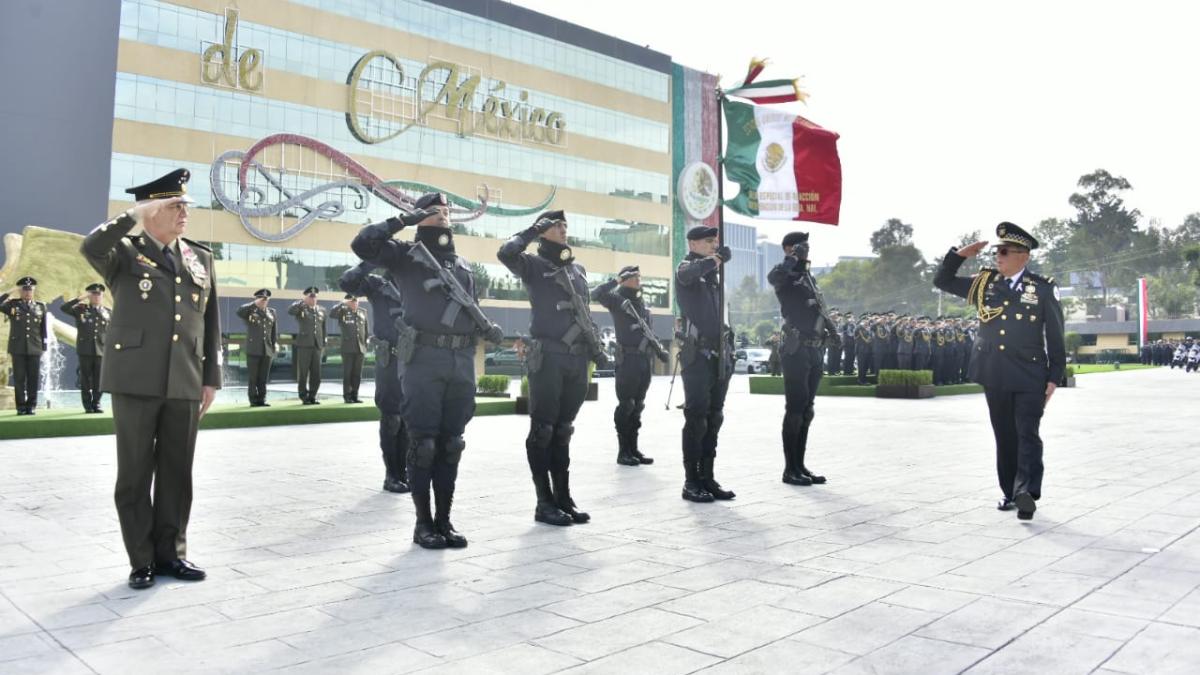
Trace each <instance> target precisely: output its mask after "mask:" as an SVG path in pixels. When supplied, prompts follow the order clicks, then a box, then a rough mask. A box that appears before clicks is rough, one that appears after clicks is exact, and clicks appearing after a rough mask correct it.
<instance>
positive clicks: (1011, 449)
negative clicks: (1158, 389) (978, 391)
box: [934, 223, 1066, 519]
mask: <svg viewBox="0 0 1200 675" xmlns="http://www.w3.org/2000/svg"><path fill="white" fill-rule="evenodd" d="M996 234H997V236H998V237H999V239H1000V244H999V245H1009V244H1013V245H1017V246H1022V247H1024V248H1026V249H1030V250H1032V249H1035V248H1037V240H1035V239H1034V238H1033V237H1032V236H1031V235H1029V234H1028V233H1027V232H1025V231H1024V230H1022V229H1021V228H1019V227H1017V226H1016V225H1013V224H1012V223H1000V225H998V226H997V227H996ZM964 260H966V259H965V258H964V257H963V256H960V255H958V253H957V249H953V248H952V249H950V252H949V253H948V254H946V258H945V260H943V262H942V266H941V268H940V269H939V270H938V274H937V277H936V278H935V279H934V285H936V286H937V287H938V288H940V289H942V290H943V291H946V292H947V293H953V294H955V295H958V296H961V297H964V298H966V299H967V302H969V303H971V304H973V305H974V306H975V308H976V311H977V312H978V313H979V321H980V326H979V336H978V337H977V338H976V339H975V344H974V346H973V348H972V353H971V366H970V376H971V379H972V380H973V381H975V382H978V383H979V384H982V385H983V388H984V394H985V395H986V397H987V402H988V411H989V413H990V415H991V422H992V431H993V433H994V434H995V436H996V472H997V475H998V478H999V481H1000V489H1001V490H1002V491H1003V492H1004V498H1005V501H1004V502H1001V508H1002V509H1003V508H1005V506H1007V504H1008V503H1009V502H1012V503H1015V504H1016V506H1017V508H1018V509H1019V512H1018V516H1020V517H1021V518H1022V519H1028V518H1032V517H1033V512H1034V511H1035V510H1036V505H1035V503H1034V502H1035V501H1036V500H1037V499H1039V498H1040V497H1041V493H1042V473H1043V466H1042V439H1041V436H1040V435H1039V426H1040V425H1041V420H1042V414H1043V411H1044V409H1045V403H1046V389H1047V383H1054V384H1056V385H1057V384H1058V383H1059V382H1060V381H1061V380H1062V378H1063V371H1064V369H1065V367H1066V348H1065V345H1064V341H1063V315H1062V306H1061V305H1060V304H1059V300H1058V289H1057V287H1055V285H1054V280H1053V279H1049V278H1046V277H1042V276H1040V275H1038V274H1035V273H1033V272H1031V271H1029V270H1028V269H1025V270H1023V271H1022V272H1021V273H1019V274H1018V276H1017V278H1016V279H1004V278H1002V277H1001V276H1000V273H999V271H997V270H996V269H993V268H984V269H982V270H980V272H979V273H978V274H976V275H975V276H974V277H971V278H966V277H957V276H955V272H957V271H958V268H959V267H960V266H961V265H962V264H963V261H964Z"/></svg>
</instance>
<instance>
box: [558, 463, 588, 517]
mask: <svg viewBox="0 0 1200 675" xmlns="http://www.w3.org/2000/svg"><path fill="white" fill-rule="evenodd" d="M550 478H551V479H552V480H553V481H554V503H555V504H558V508H559V509H561V510H562V512H563V513H565V514H567V515H568V516H570V517H571V520H572V521H573V522H575V523H579V524H582V523H586V522H587V521H589V520H591V519H592V517H591V516H589V515H588V514H586V513H584V512H583V511H580V510H579V509H577V508H575V500H574V499H571V472H570V471H555V472H554V473H552V474H550Z"/></svg>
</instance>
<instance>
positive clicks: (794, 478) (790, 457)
mask: <svg viewBox="0 0 1200 675" xmlns="http://www.w3.org/2000/svg"><path fill="white" fill-rule="evenodd" d="M801 423H802V420H801V419H799V417H798V416H797V415H784V417H783V433H782V435H783V482H784V483H787V484H788V485H812V481H811V480H809V478H808V476H805V475H804V474H803V473H801V472H800V471H799V469H798V466H797V464H796V442H797V441H798V440H799V436H800V429H801V426H800V424H801Z"/></svg>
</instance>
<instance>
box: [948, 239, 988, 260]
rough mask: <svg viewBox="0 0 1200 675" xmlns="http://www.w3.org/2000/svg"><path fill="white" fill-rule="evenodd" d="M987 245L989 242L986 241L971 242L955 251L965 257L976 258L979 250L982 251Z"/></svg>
mask: <svg viewBox="0 0 1200 675" xmlns="http://www.w3.org/2000/svg"><path fill="white" fill-rule="evenodd" d="M987 245H988V243H987V242H986V241H977V242H975V243H974V244H969V245H967V246H964V247H962V248H960V249H958V250H957V251H955V253H957V254H959V255H960V256H962V257H964V258H974V257H975V256H977V255H979V252H980V251H982V250H983V247H984V246H987Z"/></svg>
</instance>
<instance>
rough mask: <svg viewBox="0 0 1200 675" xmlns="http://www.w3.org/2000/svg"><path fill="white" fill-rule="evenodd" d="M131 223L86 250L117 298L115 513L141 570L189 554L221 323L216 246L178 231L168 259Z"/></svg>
mask: <svg viewBox="0 0 1200 675" xmlns="http://www.w3.org/2000/svg"><path fill="white" fill-rule="evenodd" d="M133 227H134V220H133V218H132V217H131V216H129V214H128V213H125V214H122V215H120V216H117V217H116V218H114V219H113V220H111V221H109V222H107V223H104V224H103V225H100V226H99V227H97V228H96V229H95V230H93V231H92V232H91V233H90V234H88V235H87V237H86V238H84V241H83V246H82V247H81V250H82V252H83V255H84V257H86V258H87V260H88V262H89V263H91V265H92V267H94V268H95V269H96V271H97V272H99V273H100V274H101V275H102V276H103V277H104V279H105V281H106V282H107V284H108V287H109V290H110V291H111V292H112V296H113V309H112V321H111V324H110V325H109V328H108V335H107V340H106V343H107V344H106V347H105V352H104V360H103V363H102V364H101V370H100V388H101V389H102V390H103V391H107V392H109V393H110V394H112V408H113V422H114V426H115V428H116V437H117V486H116V494H115V498H116V505H117V515H118V517H119V518H120V521H121V534H122V536H123V537H124V539H125V550H126V551H127V552H128V554H129V563H130V565H131V566H132V567H133V568H134V569H135V570H136V569H138V568H143V567H147V566H149V565H151V564H152V563H167V562H171V561H173V560H176V559H182V558H183V557H184V555H185V552H186V547H187V524H188V517H189V514H190V513H191V505H192V459H193V456H194V454H195V449H196V431H197V426H198V423H199V418H200V401H201V399H202V397H203V387H206V386H208V387H220V386H221V326H220V319H219V315H218V312H217V286H216V276H215V275H214V273H213V256H212V252H211V251H210V250H209V249H208V248H206V247H205V246H202V245H201V244H198V243H196V242H194V241H190V240H188V239H178V240H176V242H175V243H173V244H171V245H170V246H168V247H167V248H168V250H169V251H170V257H168V254H167V253H164V252H163V250H162V249H160V248H159V247H158V245H157V244H156V243H155V242H154V240H153V239H151V238H150V237H149V236H146V235H140V236H134V235H129V232H130V230H131V229H133ZM152 484H153V489H154V494H153V499H151V493H150V490H151V485H152Z"/></svg>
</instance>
